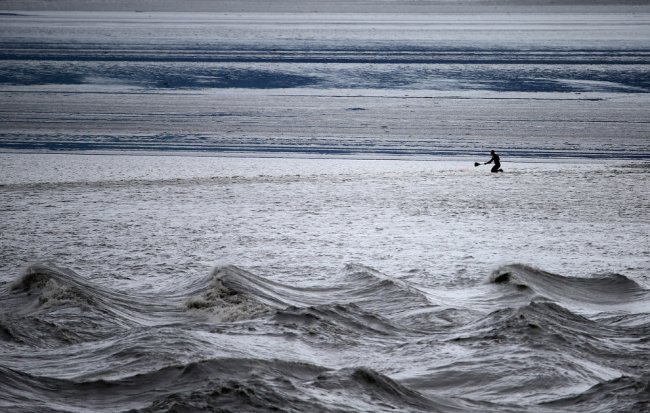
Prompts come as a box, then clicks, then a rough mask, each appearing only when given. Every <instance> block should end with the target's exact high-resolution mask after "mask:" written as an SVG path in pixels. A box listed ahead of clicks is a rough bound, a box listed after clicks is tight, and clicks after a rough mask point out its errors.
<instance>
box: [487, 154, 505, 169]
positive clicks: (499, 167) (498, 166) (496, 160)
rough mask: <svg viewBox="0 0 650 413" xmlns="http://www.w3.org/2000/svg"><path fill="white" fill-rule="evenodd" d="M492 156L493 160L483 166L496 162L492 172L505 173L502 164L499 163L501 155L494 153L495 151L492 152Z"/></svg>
mask: <svg viewBox="0 0 650 413" xmlns="http://www.w3.org/2000/svg"><path fill="white" fill-rule="evenodd" d="M490 155H492V159H490V160H489V161H487V162H485V163H484V164H483V165H487V164H489V163H492V162H494V166H493V167H492V170H491V171H490V172H503V169H501V162H500V161H499V155H497V153H496V152H494V150H491V151H490Z"/></svg>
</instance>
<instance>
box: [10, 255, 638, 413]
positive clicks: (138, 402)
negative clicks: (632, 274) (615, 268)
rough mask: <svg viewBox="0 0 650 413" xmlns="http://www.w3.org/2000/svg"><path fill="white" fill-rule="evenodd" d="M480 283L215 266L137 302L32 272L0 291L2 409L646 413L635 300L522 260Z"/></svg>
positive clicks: (622, 291) (70, 275)
mask: <svg viewBox="0 0 650 413" xmlns="http://www.w3.org/2000/svg"><path fill="white" fill-rule="evenodd" d="M489 281H490V283H488V284H482V285H481V284H477V285H476V286H470V287H467V288H464V289H462V290H460V291H445V290H442V289H438V291H437V292H436V291H430V290H427V289H425V288H423V287H422V288H420V287H418V288H416V287H415V286H414V285H412V284H410V283H408V282H405V281H403V280H399V279H395V278H392V277H389V276H387V275H385V274H382V273H381V272H379V271H376V270H374V269H372V268H369V267H366V266H362V265H348V266H346V267H345V268H344V270H343V271H342V272H341V273H340V274H334V275H332V276H331V277H328V279H326V280H323V281H322V282H323V283H322V284H321V285H320V286H314V285H313V284H311V285H310V286H308V287H302V286H300V285H288V284H284V283H281V282H278V281H275V280H273V279H269V278H267V277H264V276H261V275H258V274H254V273H252V272H249V271H246V270H244V269H242V268H238V267H236V266H224V267H218V268H215V269H214V270H213V271H212V272H211V273H209V274H207V275H206V276H205V277H202V278H198V279H186V280H184V279H182V278H179V279H178V280H175V282H174V285H173V286H171V285H170V286H169V289H165V287H164V286H162V287H161V288H160V291H159V292H158V293H150V294H145V293H140V292H138V293H133V292H128V293H127V292H124V291H118V290H115V289H113V288H109V287H107V286H105V285H103V284H102V283H97V282H93V281H90V280H88V279H85V278H84V277H82V276H80V275H79V274H77V273H75V272H74V271H71V270H66V269H61V268H58V267H56V266H54V265H51V264H34V265H32V266H30V267H29V268H28V269H27V270H26V271H25V272H24V274H23V275H22V276H21V277H19V278H18V279H17V280H16V281H15V282H13V283H10V284H5V285H3V286H2V287H1V288H0V310H2V311H1V312H0V314H2V315H1V316H0V348H1V349H2V350H3V351H2V352H0V392H2V394H3V395H5V396H4V397H3V400H2V403H3V404H2V406H3V407H7V408H14V407H15V408H16V409H17V410H18V411H21V409H22V411H35V410H39V411H41V410H42V411H56V409H57V408H59V407H60V409H62V410H65V411H89V410H91V411H99V412H101V411H116V410H117V411H126V410H132V411H142V412H159V411H160V412H162V411H172V410H186V411H213V410H216V409H222V410H223V411H253V412H254V411H260V412H261V411H270V410H273V409H279V410H288V411H316V412H318V411H323V412H325V411H327V412H340V411H413V412H419V411H427V412H429V411H433V412H435V411H441V412H454V411H468V412H471V411H477V412H480V411H504V412H507V411H531V412H537V411H539V412H544V411H549V410H547V409H551V410H552V409H556V410H557V409H565V408H568V407H567V406H569V407H571V406H575V407H576V411H590V410H589V409H590V408H592V407H594V406H596V405H598V403H599V400H600V399H599V398H601V397H602V398H603V400H604V401H603V402H602V405H603V406H610V407H611V406H615V404H614V403H615V402H614V401H615V400H616V398H617V397H619V396H620V397H622V398H623V400H624V404H623V405H624V406H628V407H629V408H630V409H633V408H637V407H639V406H644V404H643V403H646V401H647V397H646V396H647V377H646V376H644V374H647V373H646V372H645V370H646V366H647V365H648V364H650V357H649V356H648V354H649V353H648V345H649V343H650V342H649V341H648V337H650V313H648V312H643V311H640V312H639V311H637V310H639V309H641V310H643V309H644V308H645V306H647V301H648V295H647V290H645V289H644V288H642V287H641V286H639V285H638V284H637V283H635V282H634V281H632V280H630V279H628V278H626V277H624V276H620V275H608V276H600V277H594V278H572V277H565V276H561V275H556V274H552V273H548V272H545V271H541V270H537V269H534V268H531V267H527V266H524V265H520V264H514V265H510V266H505V267H502V268H500V269H499V270H498V271H496V272H495V273H494V274H493V275H492V276H491V277H490V279H489ZM432 290H433V289H432ZM585 308H586V309H587V310H584V309H585ZM442 320H446V321H445V322H444V323H442V322H441V321H442ZM592 386H594V387H593V389H594V390H593V391H589V390H588V389H589V387H592ZM644 386H646V387H644ZM603 389H604V390H603ZM600 390H602V391H604V392H610V393H611V395H607V396H603V395H602V392H601V391H600ZM97 395H101V396H102V397H96V396H97ZM497 400H498V403H496V401H497ZM42 406H47V407H46V408H43V409H40V407H42ZM57 406H58V407H57ZM48 409H49V410H48ZM581 409H582V410H581ZM598 409H600V408H598ZM598 409H596V410H595V411H605V410H602V409H601V410H598Z"/></svg>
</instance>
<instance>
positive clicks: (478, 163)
mask: <svg viewBox="0 0 650 413" xmlns="http://www.w3.org/2000/svg"><path fill="white" fill-rule="evenodd" d="M479 165H482V163H480V162H474V166H479Z"/></svg>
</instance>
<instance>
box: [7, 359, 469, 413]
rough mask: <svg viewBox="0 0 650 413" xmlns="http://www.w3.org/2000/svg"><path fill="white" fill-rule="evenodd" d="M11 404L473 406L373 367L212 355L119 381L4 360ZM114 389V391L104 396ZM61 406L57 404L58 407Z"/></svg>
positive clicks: (260, 408)
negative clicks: (48, 374)
mask: <svg viewBox="0 0 650 413" xmlns="http://www.w3.org/2000/svg"><path fill="white" fill-rule="evenodd" d="M0 378H1V380H0V391H2V393H3V395H4V402H3V403H4V404H3V405H4V406H5V407H10V408H14V407H15V408H20V407H23V408H25V407H26V406H37V405H40V406H43V405H46V406H66V408H65V410H67V411H88V410H92V411H98V412H99V411H124V410H129V411H140V412H168V411H179V410H180V411H215V410H218V411H251V412H268V411H313V412H325V411H328V412H335V411H422V412H441V411H444V412H453V411H467V410H465V409H461V408H460V407H459V405H458V404H457V403H455V402H453V401H450V400H445V399H442V398H430V397H426V396H423V395H422V394H420V393H419V392H417V391H415V390H412V389H409V388H407V387H406V386H404V385H401V384H399V383H397V382H396V381H394V380H392V379H390V378H389V377H387V376H385V375H383V374H380V373H378V372H376V371H374V370H372V369H368V368H346V369H340V370H332V369H327V368H324V367H320V366H316V365H313V364H309V363H300V362H289V361H282V360H255V359H236V358H223V359H210V360H203V361H198V362H191V363H188V364H182V365H174V366H169V367H164V368H161V369H158V370H155V371H153V372H150V373H144V374H136V375H133V376H129V377H125V378H122V379H119V380H92V381H85V382H76V381H72V380H65V379H52V378H44V377H38V376H34V375H31V374H26V373H22V372H19V371H16V370H13V369H8V368H5V367H2V366H0ZM97 394H111V395H113V397H111V398H102V397H97ZM52 410H54V409H52Z"/></svg>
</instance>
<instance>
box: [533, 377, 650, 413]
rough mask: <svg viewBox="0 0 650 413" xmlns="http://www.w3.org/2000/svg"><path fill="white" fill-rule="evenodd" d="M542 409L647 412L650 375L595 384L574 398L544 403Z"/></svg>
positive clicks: (591, 411)
mask: <svg viewBox="0 0 650 413" xmlns="http://www.w3.org/2000/svg"><path fill="white" fill-rule="evenodd" d="M612 395H616V397H612ZM543 406H545V407H549V408H552V409H555V410H558V409H559V410H571V411H573V412H590V413H599V412H603V413H605V412H607V413H610V412H621V413H622V412H645V411H650V375H648V374H645V375H642V376H640V377H637V378H635V377H628V376H621V377H618V378H616V379H613V380H608V381H606V382H603V383H598V384H596V385H595V386H593V387H591V388H590V389H589V390H587V391H585V392H584V393H581V394H579V395H577V396H572V397H567V398H563V399H560V400H555V401H552V402H549V403H544V404H543Z"/></svg>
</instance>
